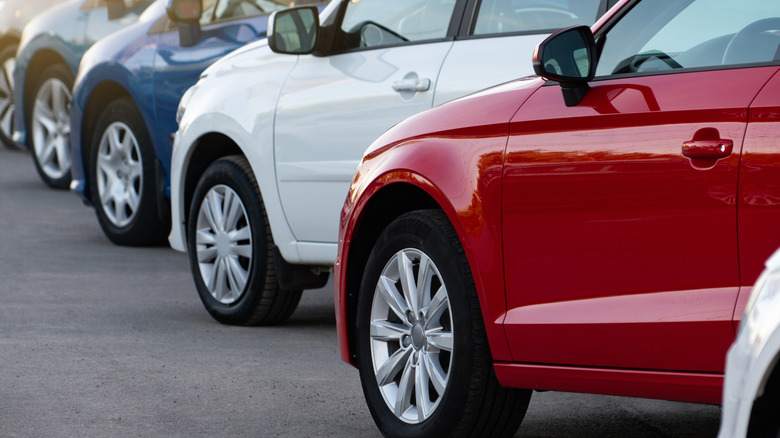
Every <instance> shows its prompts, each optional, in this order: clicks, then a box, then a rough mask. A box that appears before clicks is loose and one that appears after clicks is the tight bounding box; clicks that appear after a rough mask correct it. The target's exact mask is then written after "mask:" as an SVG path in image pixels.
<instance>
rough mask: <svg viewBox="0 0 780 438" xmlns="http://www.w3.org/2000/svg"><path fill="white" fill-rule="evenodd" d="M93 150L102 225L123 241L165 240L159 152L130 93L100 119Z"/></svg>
mask: <svg viewBox="0 0 780 438" xmlns="http://www.w3.org/2000/svg"><path fill="white" fill-rule="evenodd" d="M93 132H94V134H93V135H92V139H91V144H90V150H89V186H90V194H91V197H92V203H93V204H94V207H95V214H96V215H97V218H98V222H99V223H100V227H101V228H102V229H103V233H104V234H105V235H106V237H108V239H109V240H111V241H112V242H114V243H115V244H117V245H128V246H147V245H158V244H161V243H163V242H164V240H165V237H166V236H167V234H168V232H169V231H170V226H169V224H168V223H167V221H165V220H163V219H161V218H163V217H165V216H164V214H165V212H160V211H159V203H158V199H157V197H158V194H157V187H156V184H155V183H154V182H155V180H156V178H155V160H156V156H155V153H154V148H153V147H152V141H151V138H150V136H149V132H148V130H147V129H146V124H145V123H144V120H143V117H142V116H141V113H140V112H139V110H138V108H137V107H136V106H135V103H133V101H132V100H131V99H130V98H121V99H118V100H115V101H113V102H111V103H110V104H109V105H108V106H107V107H106V108H105V110H104V111H103V112H102V114H101V116H100V117H99V118H98V121H97V123H96V124H95V129H94V131H93Z"/></svg>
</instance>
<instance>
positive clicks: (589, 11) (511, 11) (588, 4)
mask: <svg viewBox="0 0 780 438" xmlns="http://www.w3.org/2000/svg"><path fill="white" fill-rule="evenodd" d="M600 4H601V0H482V2H480V4H479V9H478V11H477V21H476V23H475V25H474V31H473V34H474V35H491V34H502V33H514V32H535V31H538V32H540V33H541V32H544V33H546V32H549V31H551V30H555V29H561V28H564V27H569V26H574V25H578V24H584V25H591V24H593V23H594V22H595V21H596V18H598V12H599V6H600Z"/></svg>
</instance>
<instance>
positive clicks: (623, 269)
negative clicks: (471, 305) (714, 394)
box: [503, 67, 776, 372]
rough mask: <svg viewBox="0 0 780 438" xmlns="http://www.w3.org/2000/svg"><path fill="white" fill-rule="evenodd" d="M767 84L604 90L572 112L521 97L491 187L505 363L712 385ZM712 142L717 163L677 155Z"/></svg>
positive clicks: (723, 343) (726, 335) (674, 77)
mask: <svg viewBox="0 0 780 438" xmlns="http://www.w3.org/2000/svg"><path fill="white" fill-rule="evenodd" d="M775 71H776V67H767V68H755V69H743V70H722V71H712V72H698V73H680V74H671V75H658V76H647V77H636V78H624V79H612V80H603V81H598V82H593V83H592V84H591V89H590V90H589V91H588V93H587V94H586V96H585V99H584V100H583V101H582V103H581V104H579V105H578V106H576V107H570V108H569V107H566V106H565V105H564V103H563V98H562V95H561V90H560V88H559V86H557V85H552V86H546V87H543V88H541V89H540V90H539V91H538V92H537V93H536V94H534V96H532V97H531V98H530V99H529V101H528V102H527V103H526V104H525V105H524V106H523V107H522V108H521V110H520V111H519V112H518V114H517V115H516V116H515V118H514V120H513V121H512V124H511V128H510V132H511V134H510V135H511V136H510V141H509V145H508V150H507V157H506V167H505V173H504V177H505V186H504V195H503V196H504V201H503V208H504V212H503V214H504V224H503V229H504V254H505V270H506V277H507V307H508V309H510V310H509V313H508V315H507V319H506V330H507V336H508V338H509V341H510V344H511V347H512V353H513V358H514V360H516V361H519V362H537V363H546V364H562V365H563V364H570V365H582V366H603V367H619V368H640V369H659V370H660V369H669V370H679V371H708V372H722V371H723V365H724V357H725V353H726V350H727V348H728V346H729V345H730V343H731V342H732V341H733V337H734V332H733V328H732V325H731V312H732V310H733V306H734V302H735V301H736V298H737V292H738V290H739V284H740V282H739V260H738V252H737V236H736V232H735V230H736V229H737V224H736V193H737V178H738V172H737V169H738V165H739V154H740V150H741V146H742V140H743V136H744V132H745V128H746V122H747V107H748V105H749V104H750V101H751V100H752V98H753V97H754V96H755V95H756V93H757V92H758V91H759V90H760V89H761V87H762V85H763V84H764V83H766V81H767V80H768V79H769V78H770V77H771V76H772V74H774V72H775ZM714 90H717V91H716V92H715V91H714ZM719 140H730V141H731V142H732V144H733V150H732V153H731V154H730V155H729V156H727V157H726V158H723V159H720V160H716V159H715V158H687V157H685V156H683V145H684V144H686V143H688V144H694V145H696V146H697V147H698V146H701V145H705V146H706V145H710V144H712V143H713V142H716V141H719Z"/></svg>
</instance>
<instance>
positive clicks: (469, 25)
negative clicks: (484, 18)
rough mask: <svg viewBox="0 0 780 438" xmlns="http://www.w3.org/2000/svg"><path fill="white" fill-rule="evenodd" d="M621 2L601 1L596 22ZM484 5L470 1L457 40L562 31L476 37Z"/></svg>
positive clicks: (547, 30)
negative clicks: (476, 29) (480, 8)
mask: <svg viewBox="0 0 780 438" xmlns="http://www.w3.org/2000/svg"><path fill="white" fill-rule="evenodd" d="M618 1H620V0H600V1H599V7H598V9H597V13H596V17H597V18H596V20H597V21H598V19H599V18H601V16H602V15H604V14H606V13H607V11H608V10H609V9H610V8H611V7H612V6H614V5H615V4H617V2H618ZM481 4H482V0H468V4H467V5H466V9H465V11H464V14H463V19H462V20H461V23H460V27H459V29H458V33H457V35H456V36H455V39H456V40H469V39H480V38H500V37H504V36H522V35H546V34H551V33H553V32H555V31H558V30H560V29H558V28H555V29H533V30H521V31H517V32H506V33H491V34H481V35H474V28H475V27H476V25H477V15H478V12H479V7H480V5H481Z"/></svg>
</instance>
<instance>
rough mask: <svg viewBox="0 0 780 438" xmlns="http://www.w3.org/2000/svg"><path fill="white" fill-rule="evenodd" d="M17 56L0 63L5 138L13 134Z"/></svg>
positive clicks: (1, 125) (0, 130) (1, 122)
mask: <svg viewBox="0 0 780 438" xmlns="http://www.w3.org/2000/svg"><path fill="white" fill-rule="evenodd" d="M14 65H16V59H15V58H8V59H6V60H5V62H3V65H0V133H2V135H3V136H5V138H9V139H10V138H11V136H12V134H13V120H14V111H15V110H14V99H13V97H14V78H13V71H14Z"/></svg>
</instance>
